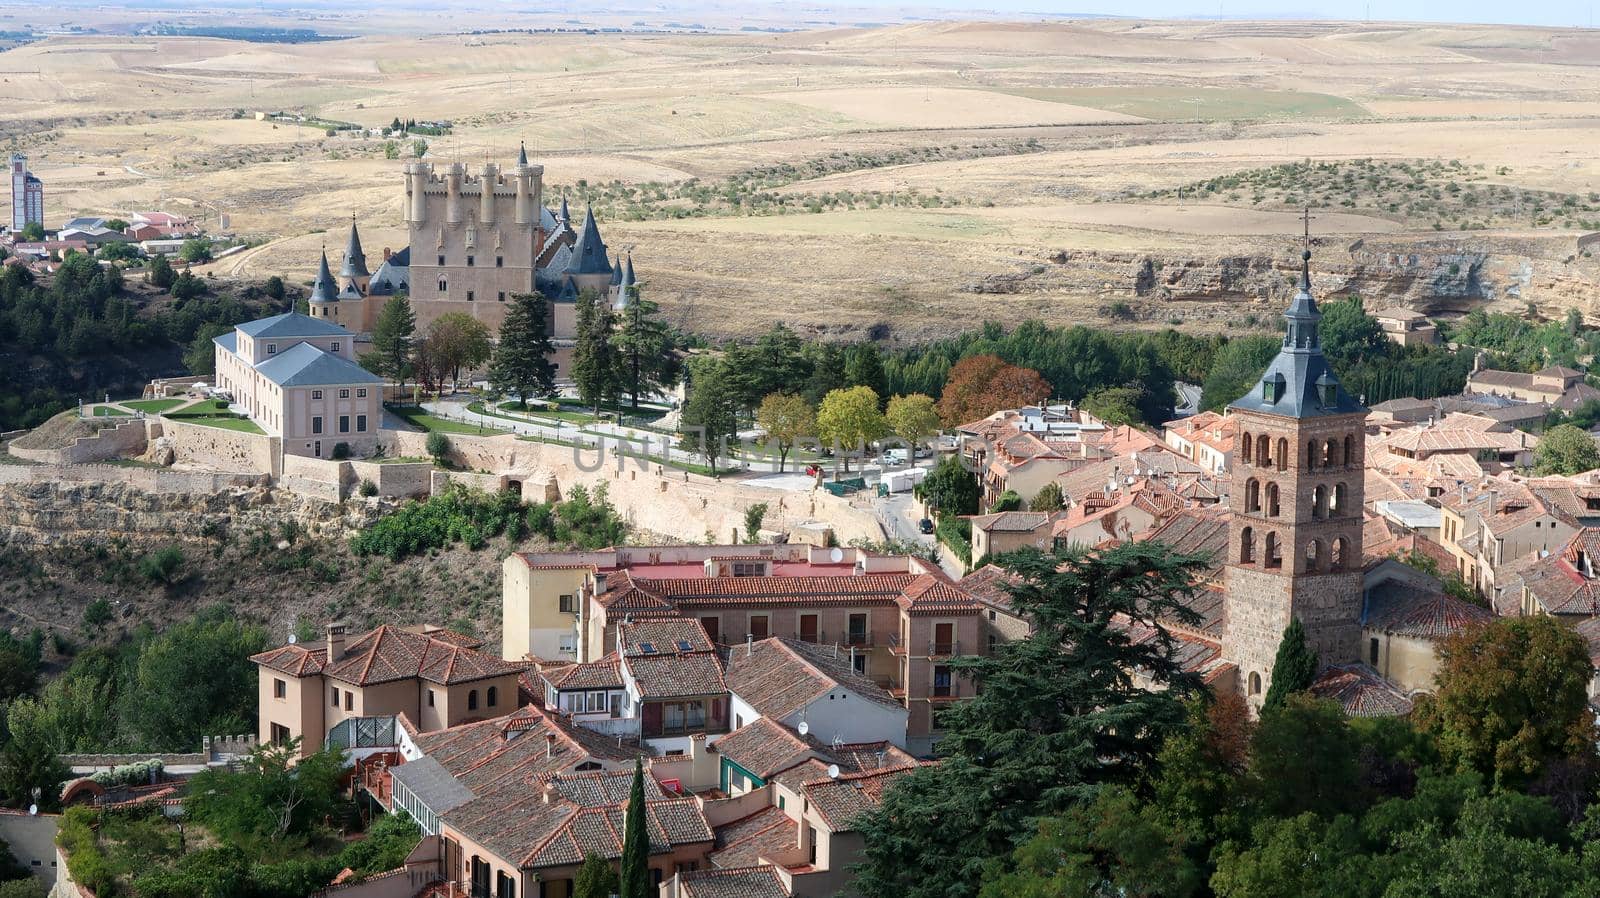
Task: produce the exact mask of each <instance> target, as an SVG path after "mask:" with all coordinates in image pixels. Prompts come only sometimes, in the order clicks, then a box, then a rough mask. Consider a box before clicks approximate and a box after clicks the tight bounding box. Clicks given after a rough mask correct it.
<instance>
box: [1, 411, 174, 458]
mask: <svg viewBox="0 0 1600 898" xmlns="http://www.w3.org/2000/svg"><path fill="white" fill-rule="evenodd" d="M145 421H146V419H144V418H135V419H129V420H127V421H123V422H121V423H120V424H115V425H113V426H111V427H106V428H102V429H101V430H100V432H99V433H97V434H95V435H94V436H92V437H78V438H77V439H76V440H73V441H72V445H70V446H64V447H61V448H58V449H25V448H23V447H21V446H16V445H11V446H8V447H7V450H6V451H8V452H10V453H11V454H12V455H15V456H16V457H17V458H21V459H26V460H28V461H35V462H39V463H41V464H46V465H86V464H91V463H93V462H98V461H106V460H107V459H112V458H122V457H127V456H134V455H140V454H143V452H144V448H145V445H146V442H147V440H148V434H147V428H146V425H145Z"/></svg>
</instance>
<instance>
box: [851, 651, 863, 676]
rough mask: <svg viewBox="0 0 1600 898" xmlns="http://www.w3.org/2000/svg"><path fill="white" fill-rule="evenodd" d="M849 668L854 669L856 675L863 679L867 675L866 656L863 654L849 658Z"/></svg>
mask: <svg viewBox="0 0 1600 898" xmlns="http://www.w3.org/2000/svg"><path fill="white" fill-rule="evenodd" d="M850 666H851V667H853V668H855V671H856V673H858V674H860V675H861V676H863V677H864V676H866V675H867V656H866V654H865V653H862V654H858V655H856V656H855V657H853V658H851V659H850Z"/></svg>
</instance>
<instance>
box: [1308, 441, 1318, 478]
mask: <svg viewBox="0 0 1600 898" xmlns="http://www.w3.org/2000/svg"><path fill="white" fill-rule="evenodd" d="M1316 466H1317V441H1316V440H1312V441H1310V442H1308V443H1306V470H1307V471H1310V470H1312V469H1313V468H1315V467H1316Z"/></svg>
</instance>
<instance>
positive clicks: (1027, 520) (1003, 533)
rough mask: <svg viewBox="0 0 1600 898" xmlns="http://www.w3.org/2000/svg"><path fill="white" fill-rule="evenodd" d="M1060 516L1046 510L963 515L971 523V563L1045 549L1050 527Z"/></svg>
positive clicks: (1047, 545) (1048, 541) (1047, 544)
mask: <svg viewBox="0 0 1600 898" xmlns="http://www.w3.org/2000/svg"><path fill="white" fill-rule="evenodd" d="M1062 514H1064V513H1063V512H1049V511H1000V512H995V513H993V514H975V515H965V516H964V517H966V519H967V520H968V521H971V522H972V560H973V562H974V563H977V562H980V561H982V560H983V559H985V558H993V557H994V556H996V555H1002V554H1004V553H1006V552H1015V551H1017V550H1018V549H1024V548H1032V549H1045V550H1048V549H1049V548H1050V539H1051V536H1050V525H1051V524H1052V523H1053V522H1054V521H1055V520H1056V519H1057V518H1059V517H1061V516H1062Z"/></svg>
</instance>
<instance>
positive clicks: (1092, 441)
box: [956, 405, 1116, 505]
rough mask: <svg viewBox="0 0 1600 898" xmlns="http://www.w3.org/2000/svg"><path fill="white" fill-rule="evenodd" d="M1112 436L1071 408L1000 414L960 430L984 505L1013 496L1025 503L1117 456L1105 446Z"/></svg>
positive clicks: (1038, 408)
mask: <svg viewBox="0 0 1600 898" xmlns="http://www.w3.org/2000/svg"><path fill="white" fill-rule="evenodd" d="M1109 432H1110V431H1109V429H1108V428H1107V427H1106V425H1105V424H1104V423H1103V422H1101V421H1100V420H1099V419H1097V418H1095V417H1094V416H1093V415H1090V414H1087V413H1086V412H1084V411H1082V410H1081V409H1078V408H1075V407H1073V406H1071V405H1059V406H1024V407H1022V408H1019V409H1015V410H1005V411H999V412H995V413H994V414H992V415H990V416H988V417H987V418H982V419H980V420H978V421H973V422H970V423H967V424H963V425H961V426H960V427H957V428H956V435H957V437H958V438H959V439H960V441H961V448H960V452H961V453H962V456H963V457H964V458H966V460H967V464H968V467H969V469H970V470H973V471H977V472H979V479H980V481H981V482H982V483H983V487H984V497H983V501H984V504H985V505H992V504H994V501H995V500H996V499H997V498H999V496H1000V494H1001V493H1004V492H1006V491H1008V490H1009V491H1012V492H1015V493H1016V494H1017V495H1019V496H1021V497H1022V501H1023V502H1024V503H1026V502H1028V501H1030V500H1031V499H1032V498H1033V496H1034V494H1035V493H1037V492H1038V491H1039V488H1040V487H1042V486H1044V484H1045V483H1047V482H1049V481H1050V480H1051V479H1053V478H1055V477H1056V476H1058V475H1060V474H1061V473H1063V472H1065V471H1069V470H1071V469H1073V468H1075V467H1078V466H1080V465H1083V464H1087V463H1088V462H1091V461H1098V460H1100V459H1101V458H1105V457H1109V456H1110V455H1114V454H1116V453H1115V451H1113V450H1111V449H1108V448H1106V447H1104V446H1102V445H1101V441H1102V439H1103V438H1105V437H1106V436H1108V435H1109Z"/></svg>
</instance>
